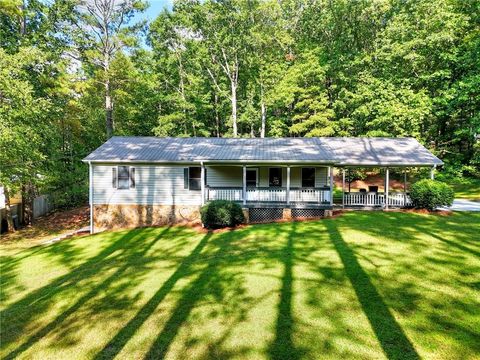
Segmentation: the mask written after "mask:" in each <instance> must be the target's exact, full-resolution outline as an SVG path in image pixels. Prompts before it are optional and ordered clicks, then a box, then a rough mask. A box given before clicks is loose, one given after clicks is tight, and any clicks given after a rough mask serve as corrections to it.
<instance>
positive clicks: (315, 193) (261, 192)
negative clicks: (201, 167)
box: [206, 187, 330, 204]
mask: <svg viewBox="0 0 480 360" xmlns="http://www.w3.org/2000/svg"><path fill="white" fill-rule="evenodd" d="M206 200H207V201H210V200H230V201H243V189H242V188H241V187H207V194H206ZM246 201H247V202H249V203H252V202H259V203H261V202H265V203H266V202H269V203H270V202H273V203H286V202H287V188H285V187H248V188H247V189H246ZM329 201H330V191H329V190H327V189H325V188H290V192H289V202H291V203H317V204H321V203H328V202H329Z"/></svg>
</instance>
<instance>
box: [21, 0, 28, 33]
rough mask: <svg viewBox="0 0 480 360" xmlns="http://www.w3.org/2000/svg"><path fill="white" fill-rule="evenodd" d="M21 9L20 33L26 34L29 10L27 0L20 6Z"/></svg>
mask: <svg viewBox="0 0 480 360" xmlns="http://www.w3.org/2000/svg"><path fill="white" fill-rule="evenodd" d="M19 9H20V29H19V30H20V35H22V36H24V35H25V34H26V32H27V11H26V6H25V0H23V1H22V4H21V5H20V6H19Z"/></svg>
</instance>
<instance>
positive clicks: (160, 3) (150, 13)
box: [133, 0, 173, 22]
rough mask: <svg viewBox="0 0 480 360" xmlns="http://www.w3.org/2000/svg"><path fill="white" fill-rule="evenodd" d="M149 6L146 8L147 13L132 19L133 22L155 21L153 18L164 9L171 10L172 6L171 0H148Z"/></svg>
mask: <svg viewBox="0 0 480 360" xmlns="http://www.w3.org/2000/svg"><path fill="white" fill-rule="evenodd" d="M148 3H149V4H150V6H149V7H148V9H147V11H145V12H144V13H143V14H138V15H136V16H135V17H134V19H133V21H135V20H144V19H145V20H148V22H151V21H152V20H155V18H156V17H157V16H158V14H160V13H161V12H162V10H163V9H164V8H167V9H171V8H172V5H173V0H148Z"/></svg>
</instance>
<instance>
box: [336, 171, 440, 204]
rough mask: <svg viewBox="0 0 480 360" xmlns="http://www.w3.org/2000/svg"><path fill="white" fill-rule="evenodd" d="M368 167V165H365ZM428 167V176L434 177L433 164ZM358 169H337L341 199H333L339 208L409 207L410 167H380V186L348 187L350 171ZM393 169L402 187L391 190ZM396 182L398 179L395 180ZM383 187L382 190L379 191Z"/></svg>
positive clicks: (410, 202)
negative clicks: (400, 180) (354, 188)
mask: <svg viewBox="0 0 480 360" xmlns="http://www.w3.org/2000/svg"><path fill="white" fill-rule="evenodd" d="M367 168H368V167H367ZM429 168H430V178H431V179H432V180H433V179H434V177H435V168H436V167H435V166H432V167H429ZM352 169H358V167H355V166H348V167H342V168H340V169H339V171H340V174H341V176H342V185H341V189H342V192H341V199H339V198H338V197H337V199H336V200H335V201H334V203H335V205H336V206H338V207H341V208H344V209H345V208H383V209H389V208H405V207H411V206H412V201H411V199H410V196H409V192H408V185H407V184H408V182H407V177H408V173H409V170H410V168H408V167H381V168H380V170H381V172H383V184H382V186H378V184H377V185H373V186H370V185H368V186H366V187H362V188H359V189H356V190H357V191H352V189H350V183H351V181H350V171H351V170H352ZM392 171H394V172H395V173H396V175H397V178H398V177H401V178H402V182H403V184H402V189H398V187H397V188H396V189H393V190H392V184H391V172H392ZM397 183H398V181H397ZM347 184H348V185H347ZM382 188H383V191H379V190H381V189H382Z"/></svg>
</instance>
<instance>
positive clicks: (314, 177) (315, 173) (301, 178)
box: [300, 166, 317, 188]
mask: <svg viewBox="0 0 480 360" xmlns="http://www.w3.org/2000/svg"><path fill="white" fill-rule="evenodd" d="M303 169H313V186H303ZM316 182H317V169H316V168H314V167H310V166H306V167H302V168H301V170H300V185H301V186H302V188H312V187H313V188H314V187H315V184H316Z"/></svg>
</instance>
